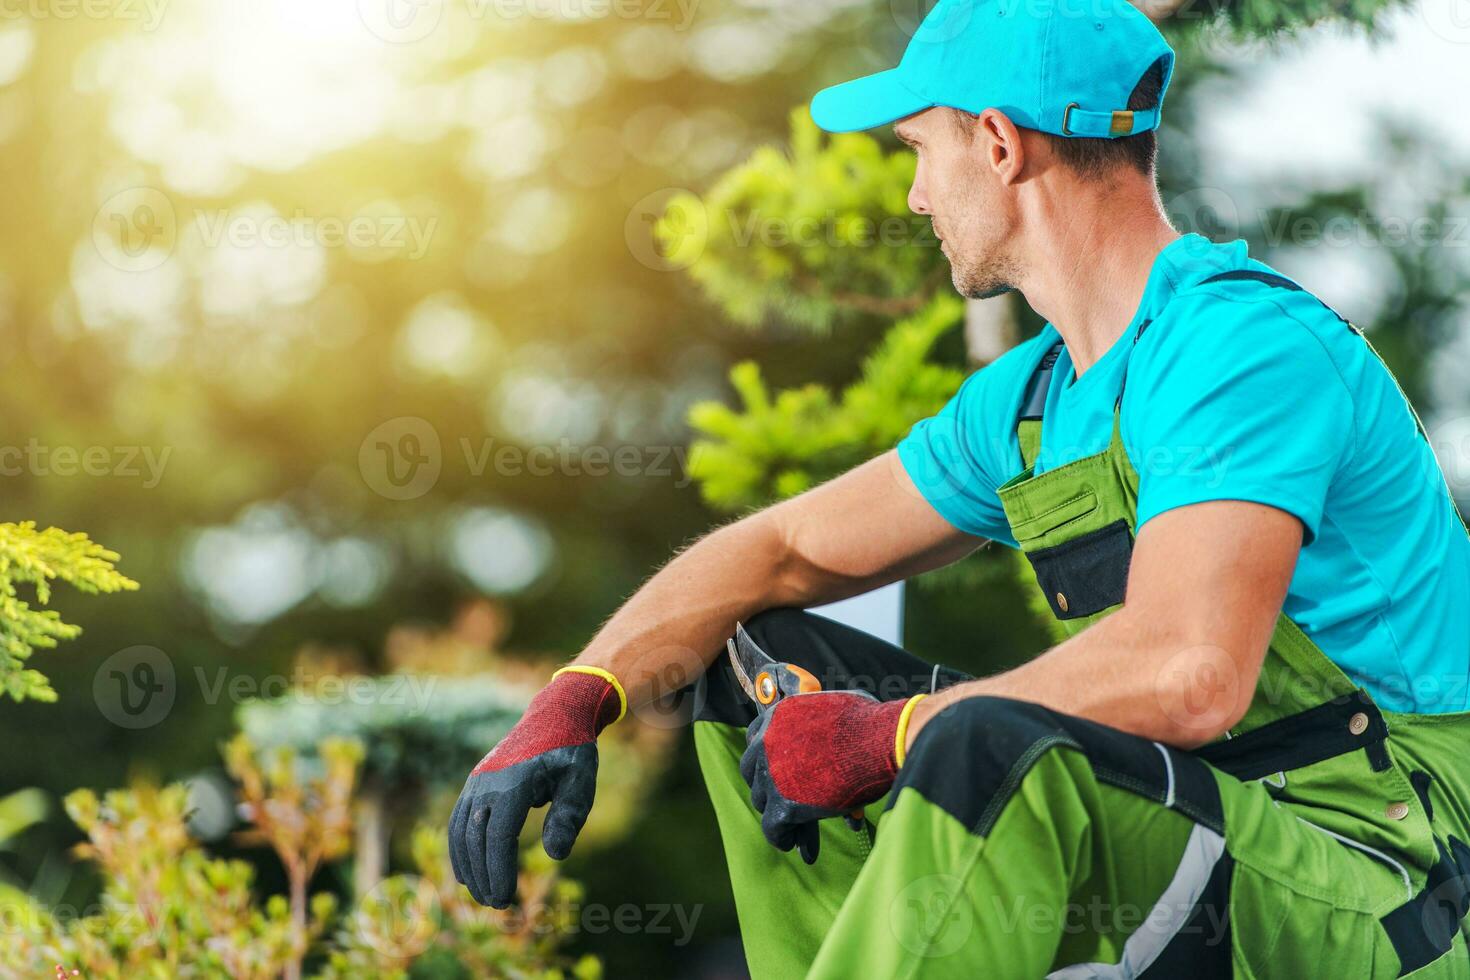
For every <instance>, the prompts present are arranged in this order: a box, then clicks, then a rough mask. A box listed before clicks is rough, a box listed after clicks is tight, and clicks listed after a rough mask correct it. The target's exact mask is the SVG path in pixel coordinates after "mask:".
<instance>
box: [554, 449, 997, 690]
mask: <svg viewBox="0 0 1470 980" xmlns="http://www.w3.org/2000/svg"><path fill="white" fill-rule="evenodd" d="M980 543H981V542H980V539H978V538H973V537H970V536H968V535H965V534H962V533H960V532H957V531H955V530H954V528H952V527H950V526H949V525H948V524H947V523H946V522H945V521H944V520H943V518H941V517H939V515H938V514H936V513H935V512H934V510H933V508H931V507H930V506H929V505H928V504H927V503H926V502H925V501H924V499H923V497H922V496H921V495H920V494H919V492H918V491H917V490H916V489H914V486H913V484H912V483H911V482H910V481H909V478H908V476H907V474H906V473H905V472H904V470H903V467H902V465H901V464H900V463H899V461H898V458H897V454H895V453H891V452H890V453H886V454H884V455H883V456H879V457H877V458H875V459H872V460H869V461H868V462H866V463H864V464H862V465H861V466H859V467H857V468H856V469H854V470H852V471H850V472H848V473H846V474H844V475H843V476H840V477H838V478H837V479H835V480H832V481H831V482H829V483H826V484H823V485H822V486H820V487H817V488H815V489H813V490H810V491H808V492H807V493H804V494H802V495H801V496H799V497H795V498H792V499H790V500H787V501H784V502H782V503H779V504H776V505H775V506H773V507H770V508H767V509H766V510H763V511H761V512H759V513H757V514H752V515H751V516H749V517H747V518H745V519H744V520H741V521H738V522H737V523H735V524H731V525H729V526H727V527H723V528H721V529H720V530H718V531H715V532H714V533H712V534H710V535H708V536H707V537H705V538H703V539H702V540H700V541H699V542H698V543H696V544H695V545H694V546H693V547H691V548H689V549H688V550H687V551H685V552H684V553H683V554H681V555H679V556H678V557H677V558H675V559H674V560H673V561H671V562H669V564H668V565H666V566H665V567H664V568H663V569H662V570H661V571H660V572H659V573H658V574H657V575H655V576H654V577H653V578H651V579H649V581H648V583H647V584H646V585H644V586H643V588H641V589H639V590H638V592H637V593H635V594H634V596H633V597H632V598H631V599H629V600H628V602H627V604H626V605H624V606H623V608H622V609H620V610H618V613H617V614H616V615H615V616H613V618H612V619H611V620H609V621H608V623H607V625H606V626H604V627H603V629H602V631H601V632H600V633H598V634H597V636H596V637H595V638H594V639H593V641H592V642H591V644H589V645H588V647H587V649H586V651H584V652H583V654H582V655H581V656H580V657H578V658H577V662H578V663H579V664H585V665H588V666H595V667H601V668H603V669H604V670H608V671H611V672H612V673H613V674H614V675H615V676H616V677H617V678H618V680H619V681H621V682H622V684H623V687H624V689H625V690H626V691H627V694H628V698H629V700H631V701H632V702H633V703H634V704H640V703H642V702H643V701H645V700H647V699H649V698H651V697H658V696H660V695H662V694H667V693H669V692H670V691H672V690H676V689H678V688H681V687H683V686H685V685H687V684H690V683H692V682H693V681H694V680H695V679H696V678H698V677H699V675H700V673H701V672H702V671H703V670H704V669H705V668H706V667H708V666H709V663H710V661H711V660H713V659H714V657H715V656H716V655H717V654H718V653H719V651H720V649H721V647H722V646H723V644H724V642H725V640H726V639H727V638H728V637H729V636H730V635H731V633H733V632H734V630H735V624H736V623H737V622H738V621H740V620H743V619H747V618H749V617H751V616H753V615H755V614H756V613H758V612H762V611H763V610H766V609H773V608H776V607H779V606H797V607H806V606H814V605H820V604H822V603H825V602H835V601H836V600H838V599H845V598H847V597H849V596H854V595H859V594H861V593H863V592H867V591H869V590H870V589H874V588H877V587H879V586H881V585H886V584H887V583H889V582H896V581H898V580H899V579H903V578H908V577H910V576H912V575H916V574H918V573H919V572H923V571H926V570H928V569H931V568H937V567H939V566H941V565H946V564H948V563H950V562H952V561H955V560H957V559H959V558H961V557H963V556H964V555H966V554H969V553H970V552H971V551H973V550H974V549H975V548H976V547H977V546H978V545H979V544H980Z"/></svg>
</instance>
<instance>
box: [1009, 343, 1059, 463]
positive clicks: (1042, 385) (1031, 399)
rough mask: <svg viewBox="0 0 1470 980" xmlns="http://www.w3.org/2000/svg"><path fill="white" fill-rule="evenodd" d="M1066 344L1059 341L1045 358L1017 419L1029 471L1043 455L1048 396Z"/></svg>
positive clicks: (1022, 399)
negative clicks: (1043, 418) (1043, 428)
mask: <svg viewBox="0 0 1470 980" xmlns="http://www.w3.org/2000/svg"><path fill="white" fill-rule="evenodd" d="M1064 346H1065V345H1064V344H1063V343H1062V342H1061V341H1060V340H1059V341H1057V342H1056V343H1055V344H1053V345H1052V347H1051V349H1050V350H1048V351H1047V352H1046V353H1045V354H1043V355H1042V356H1041V362H1040V363H1039V364H1037V365H1036V370H1035V371H1034V372H1033V373H1032V375H1031V380H1030V381H1028V382H1026V393H1025V395H1024V396H1023V397H1022V398H1021V411H1020V412H1019V413H1018V414H1017V416H1016V439H1017V440H1018V441H1019V442H1020V443H1021V462H1022V463H1023V464H1024V465H1025V468H1026V469H1027V470H1030V469H1031V468H1032V467H1033V466H1035V465H1036V457H1037V456H1039V455H1041V416H1042V414H1043V413H1044V412H1045V411H1046V393H1047V392H1048V391H1050V390H1051V376H1052V374H1053V372H1055V371H1056V366H1057V358H1059V357H1061V356H1062V348H1063V347H1064Z"/></svg>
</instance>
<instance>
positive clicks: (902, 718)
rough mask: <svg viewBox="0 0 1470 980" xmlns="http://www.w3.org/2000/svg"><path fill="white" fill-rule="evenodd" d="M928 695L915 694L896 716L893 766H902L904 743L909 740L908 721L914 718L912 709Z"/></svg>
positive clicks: (904, 753)
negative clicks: (896, 729) (896, 727)
mask: <svg viewBox="0 0 1470 980" xmlns="http://www.w3.org/2000/svg"><path fill="white" fill-rule="evenodd" d="M928 696H929V695H927V694H915V695H914V696H913V697H911V698H909V703H908V704H906V705H904V706H903V711H902V712H900V713H899V716H898V733H897V734H896V735H894V736H893V761H894V764H895V765H898V766H902V765H903V757H904V756H905V755H906V754H907V752H906V751H905V750H904V745H905V743H907V742H908V740H909V719H910V718H912V717H913V716H914V707H915V706H916V705H918V703H919V702H920V701H922V700H924V699H925V698H927V697H928Z"/></svg>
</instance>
